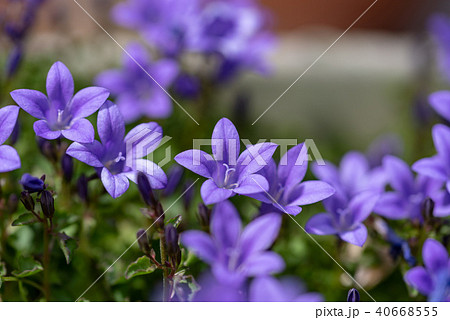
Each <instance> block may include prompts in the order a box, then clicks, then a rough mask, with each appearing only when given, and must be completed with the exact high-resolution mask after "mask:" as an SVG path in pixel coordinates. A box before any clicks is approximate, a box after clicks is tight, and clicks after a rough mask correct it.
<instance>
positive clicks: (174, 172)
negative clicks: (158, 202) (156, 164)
mask: <svg viewBox="0 0 450 320" xmlns="http://www.w3.org/2000/svg"><path fill="white" fill-rule="evenodd" d="M183 172H184V170H183V168H182V167H180V166H179V165H173V166H172V167H171V168H170V170H169V173H168V174H167V186H166V188H165V189H164V190H163V192H162V194H163V196H164V197H169V196H171V195H172V194H173V193H174V191H175V189H176V188H177V187H178V185H179V184H180V180H181V178H182V176H183Z"/></svg>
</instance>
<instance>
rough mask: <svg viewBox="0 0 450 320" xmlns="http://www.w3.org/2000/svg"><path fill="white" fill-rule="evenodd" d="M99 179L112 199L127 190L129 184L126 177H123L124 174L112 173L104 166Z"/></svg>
mask: <svg viewBox="0 0 450 320" xmlns="http://www.w3.org/2000/svg"><path fill="white" fill-rule="evenodd" d="M101 179H102V182H103V186H104V187H105V189H106V191H108V193H109V194H110V195H111V197H113V198H114V199H115V198H118V197H120V196H121V195H122V194H124V193H125V191H127V190H128V187H129V186H130V182H129V181H128V179H127V177H125V175H123V174H117V175H113V174H111V172H110V171H109V170H108V169H106V168H103V169H102V173H101Z"/></svg>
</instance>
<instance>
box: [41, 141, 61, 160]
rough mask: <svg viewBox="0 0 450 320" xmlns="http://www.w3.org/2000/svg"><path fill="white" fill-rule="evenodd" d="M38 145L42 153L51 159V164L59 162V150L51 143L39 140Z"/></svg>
mask: <svg viewBox="0 0 450 320" xmlns="http://www.w3.org/2000/svg"><path fill="white" fill-rule="evenodd" d="M37 143H38V146H39V150H40V151H41V153H42V154H43V155H44V156H45V157H46V158H47V159H49V160H50V161H51V162H57V160H58V149H57V148H56V146H55V145H54V144H52V143H51V142H50V141H48V140H46V139H43V138H39V137H38V139H37Z"/></svg>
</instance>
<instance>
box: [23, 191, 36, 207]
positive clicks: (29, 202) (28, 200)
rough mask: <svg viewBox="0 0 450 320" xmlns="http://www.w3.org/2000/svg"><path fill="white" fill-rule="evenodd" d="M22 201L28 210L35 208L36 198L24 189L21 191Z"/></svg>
mask: <svg viewBox="0 0 450 320" xmlns="http://www.w3.org/2000/svg"><path fill="white" fill-rule="evenodd" d="M20 201H21V202H22V203H23V205H24V207H25V209H27V210H28V211H32V210H34V200H33V197H32V196H31V195H30V193H29V192H28V191H22V192H21V193H20Z"/></svg>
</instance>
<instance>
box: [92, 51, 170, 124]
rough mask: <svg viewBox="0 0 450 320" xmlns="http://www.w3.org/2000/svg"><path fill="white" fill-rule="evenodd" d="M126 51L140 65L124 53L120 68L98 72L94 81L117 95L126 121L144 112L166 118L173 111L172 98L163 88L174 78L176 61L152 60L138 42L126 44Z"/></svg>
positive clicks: (138, 116)
mask: <svg viewBox="0 0 450 320" xmlns="http://www.w3.org/2000/svg"><path fill="white" fill-rule="evenodd" d="M127 51H128V53H129V54H130V55H131V56H132V57H133V58H134V59H135V60H136V61H137V62H138V64H139V65H140V66H139V65H138V64H137V63H136V62H135V61H133V60H132V59H131V58H130V57H129V56H128V55H127V54H124V56H123V57H124V58H123V65H122V68H121V69H115V70H107V71H104V72H102V73H100V74H99V75H98V76H97V78H96V80H95V83H97V84H98V85H100V86H103V87H105V88H108V89H109V90H110V91H111V93H112V94H113V95H115V96H116V97H117V99H116V101H117V105H118V106H119V108H120V111H121V112H122V115H123V117H124V119H125V122H126V123H130V122H133V121H136V120H138V119H139V118H141V117H143V116H147V117H150V118H167V117H168V116H170V114H171V113H172V101H171V100H170V97H169V96H168V94H167V93H166V92H165V91H164V90H165V89H167V88H168V87H169V85H170V84H171V83H172V81H173V80H174V79H175V77H176V75H177V73H178V66H177V64H176V63H175V62H174V61H172V60H168V59H162V60H159V61H158V62H153V61H151V59H150V57H149V55H148V53H147V51H146V49H145V48H144V47H142V46H141V45H139V44H137V43H135V44H132V45H129V46H128V47H127ZM141 67H142V68H143V69H144V70H145V71H144V70H142V68H141ZM146 72H147V73H148V74H147V73H146ZM149 75H150V76H151V77H153V79H152V78H151V77H150V76H149Z"/></svg>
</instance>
